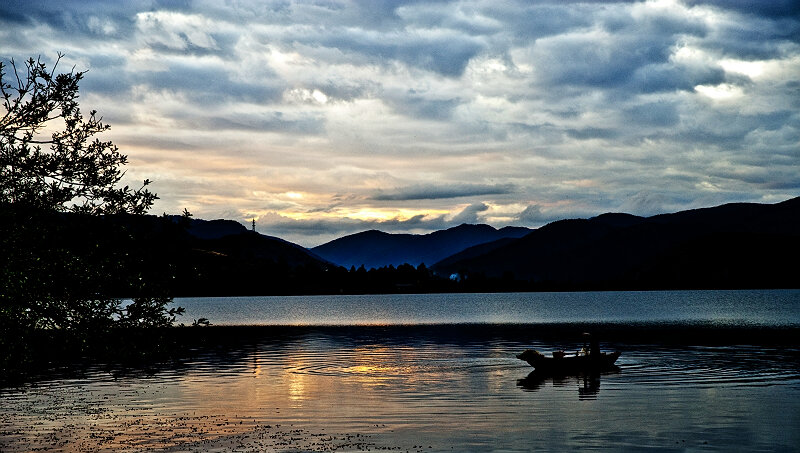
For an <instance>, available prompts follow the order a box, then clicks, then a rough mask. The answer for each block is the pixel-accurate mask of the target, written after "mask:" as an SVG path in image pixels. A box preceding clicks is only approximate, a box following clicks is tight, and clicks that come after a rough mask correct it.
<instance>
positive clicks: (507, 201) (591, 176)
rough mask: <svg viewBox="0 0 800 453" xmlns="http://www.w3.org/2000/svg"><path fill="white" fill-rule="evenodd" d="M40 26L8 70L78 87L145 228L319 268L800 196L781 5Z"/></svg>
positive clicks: (30, 25) (374, 6) (277, 5)
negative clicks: (32, 64) (124, 164)
mask: <svg viewBox="0 0 800 453" xmlns="http://www.w3.org/2000/svg"><path fill="white" fill-rule="evenodd" d="M26 5H27V6H25V8H22V9H20V8H19V7H18V6H14V5H5V4H4V5H3V6H0V23H2V26H0V42H3V49H2V55H0V59H2V60H3V61H4V62H9V61H10V60H11V59H12V58H13V59H14V61H16V62H18V63H20V62H22V61H24V60H25V59H27V58H28V57H31V56H33V57H36V56H41V58H42V60H43V61H45V62H48V63H52V62H53V61H54V60H55V58H56V52H63V53H64V54H65V57H64V58H63V60H62V61H61V63H60V66H59V68H60V69H61V70H69V69H70V68H72V67H73V66H74V67H75V70H78V71H88V72H87V73H86V77H85V78H84V80H83V81H82V84H81V106H82V108H84V109H85V110H86V111H88V110H91V109H97V110H98V112H99V113H100V115H102V116H103V117H104V119H105V121H106V122H108V123H109V124H111V126H112V129H111V131H109V132H108V133H106V134H104V136H103V137H102V139H104V140H113V141H114V143H116V144H117V145H118V146H119V147H120V149H121V150H122V151H123V152H124V153H126V154H128V156H129V161H130V164H129V165H128V168H127V173H126V178H127V179H126V182H128V183H129V184H130V185H132V186H133V185H136V184H137V183H138V181H141V180H143V179H145V178H147V179H150V180H153V181H154V183H153V185H152V188H153V190H154V191H155V192H157V193H158V195H159V197H160V199H159V200H158V201H157V203H156V205H155V206H154V209H153V212H154V213H161V212H168V213H180V212H182V210H183V209H184V208H187V209H189V210H190V211H191V212H192V213H193V214H194V215H195V216H196V217H197V218H203V219H215V218H226V219H233V220H237V221H239V222H241V223H243V224H247V223H248V222H250V221H251V220H252V219H253V218H256V217H257V218H258V220H259V221H258V225H257V229H258V231H259V232H262V233H264V234H269V235H273V236H279V237H282V238H285V239H287V240H290V241H293V242H297V243H299V244H301V245H305V246H313V245H318V244H320V243H322V242H325V241H327V240H330V239H333V238H335V237H339V236H341V235H344V234H349V233H355V232H358V231H364V230H368V229H380V230H384V231H389V232H412V231H413V232H430V231H434V230H437V229H442V228H447V227H451V226H455V225H457V224H459V223H489V224H492V225H494V226H496V227H502V226H506V225H518V226H528V227H538V226H541V225H544V224H546V223H548V222H551V221H553V220H558V219H562V218H569V217H589V216H594V215H598V214H601V213H603V212H608V211H626V212H630V213H632V214H637V215H652V214H657V213H663V212H670V211H676V210H680V209H688V208H694V207H703V206H712V205H718V204H721V203H725V202H732V201H737V202H748V201H749V202H768V203H770V202H776V201H780V200H784V199H787V198H791V197H793V196H796V195H797V189H798V187H800V179H798V178H799V176H798V172H797V171H796V169H797V168H798V167H799V166H800V151H799V150H798V146H797V144H798V143H800V131H799V130H798V126H797V125H798V113H797V112H798V109H797V105H796V99H797V89H796V84H795V80H796V78H797V77H796V75H797V74H798V73H800V43H799V42H798V40H797V33H795V32H794V31H792V30H795V31H796V29H797V28H798V22H800V21H798V18H797V14H796V8H794V7H792V6H791V5H790V4H787V3H786V2H754V3H752V4H750V3H748V2H744V3H741V2H739V3H737V2H720V1H716V0H707V1H706V0H699V1H695V0H685V1H680V0H651V1H637V2H628V1H619V2H599V3H594V2H586V3H573V2H567V3H562V2H550V1H545V2H533V3H530V2H503V3H497V2H490V1H483V0H464V1H461V0H459V1H448V2H444V3H435V4H434V3H426V2H366V3H359V2H354V1H349V0H332V1H330V2H327V1H326V2H312V3H308V2H270V1H267V2H249V1H244V2H235V4H228V3H224V4H223V3H219V2H211V3H199V2H197V3H195V2H188V3H182V4H180V5H177V4H174V5H168V4H160V3H156V4H153V5H149V4H142V3H132V4H125V5H121V4H115V3H108V4H102V3H100V4H95V3H93V2H72V1H67V2H66V3H65V2H62V3H60V4H59V5H58V8H57V9H58V12H57V13H56V12H55V10H54V8H55V7H54V6H53V5H52V3H51V2H31V3H28V4H26ZM722 161H724V162H727V163H728V165H726V166H725V167H724V168H722V167H720V166H719V164H718V163H719V162H722ZM764 174H769V178H764V177H763V176H762V175H764ZM711 186H713V187H714V190H709V189H708V188H709V187H711Z"/></svg>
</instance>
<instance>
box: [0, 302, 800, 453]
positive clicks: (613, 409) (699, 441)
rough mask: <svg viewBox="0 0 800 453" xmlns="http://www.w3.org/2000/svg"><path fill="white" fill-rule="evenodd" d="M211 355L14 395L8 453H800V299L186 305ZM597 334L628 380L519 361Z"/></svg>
mask: <svg viewBox="0 0 800 453" xmlns="http://www.w3.org/2000/svg"><path fill="white" fill-rule="evenodd" d="M176 303H177V304H178V305H181V306H184V307H186V308H187V315H186V316H185V317H184V320H183V322H184V323H187V324H190V323H191V322H192V320H193V319H198V318H201V317H204V318H208V319H209V320H211V322H212V323H213V324H215V325H214V326H211V327H198V328H193V327H186V329H208V330H207V331H206V332H209V338H214V339H216V340H215V341H209V342H208V343H207V344H205V345H204V346H202V347H200V346H198V347H197V348H195V349H194V350H193V351H192V353H191V354H187V355H186V356H185V357H183V358H181V359H179V360H175V361H170V362H168V363H156V364H150V365H148V366H147V367H142V368H123V367H120V366H118V365H96V366H92V367H89V368H87V369H84V370H80V371H79V372H78V373H70V374H69V375H60V376H58V375H53V376H50V377H46V376H45V377H42V378H41V379H38V380H36V381H35V382H32V383H30V384H27V385H24V386H21V387H17V388H6V389H2V390H0V403H2V404H0V451H4V452H5V451H12V452H16V451H33V450H36V449H47V450H49V451H98V450H100V451H103V450H115V451H142V450H148V451H149V450H161V451H369V450H371V451H376V450H389V451H392V450H394V451H417V452H419V451H530V450H574V449H581V450H591V449H612V450H637V451H638V450H642V449H653V450H661V451H687V450H715V451H731V450H738V451H759V450H760V451H776V450H777V451H800V433H798V431H799V430H797V427H798V426H800V342H798V339H800V335H798V334H799V333H800V291H798V290H759V291H674V292H666V291H664V292H598V293H592V292H588V293H524V294H447V295H378V296H315V297H259V298H209V299H179V300H176ZM584 331H592V332H594V333H595V335H597V336H598V337H599V338H600V344H601V347H602V348H603V349H604V350H620V351H622V356H621V357H620V359H619V361H618V362H617V365H619V368H618V369H615V370H613V371H610V372H608V373H603V374H600V375H591V376H589V375H575V376H560V377H546V376H537V375H536V373H532V368H531V367H530V366H528V365H527V364H526V363H524V362H522V361H520V360H518V359H516V358H515V355H516V354H517V353H519V352H521V351H522V350H524V349H526V348H534V349H537V350H540V351H542V352H545V353H550V352H552V351H553V350H556V349H567V350H574V349H577V348H579V347H580V346H581V345H582V338H581V333H582V332H584Z"/></svg>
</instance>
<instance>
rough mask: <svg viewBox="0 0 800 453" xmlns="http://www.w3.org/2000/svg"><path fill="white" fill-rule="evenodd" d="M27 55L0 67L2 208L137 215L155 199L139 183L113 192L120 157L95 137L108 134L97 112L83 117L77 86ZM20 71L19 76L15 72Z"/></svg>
mask: <svg viewBox="0 0 800 453" xmlns="http://www.w3.org/2000/svg"><path fill="white" fill-rule="evenodd" d="M61 58H62V55H61V54H59V56H58V59H57V60H56V63H55V64H54V65H53V68H52V70H48V69H47V66H46V65H45V63H42V62H41V61H40V60H38V59H37V60H34V59H33V58H31V59H29V60H27V61H26V62H25V68H24V69H21V68H18V67H17V65H16V64H15V62H14V60H11V61H10V65H6V64H4V63H3V62H0V94H1V95H2V98H3V100H2V104H3V109H4V110H5V112H3V114H2V118H0V193H2V203H3V204H9V203H10V204H15V205H17V206H27V207H30V208H34V209H45V210H55V211H71V212H80V213H89V214H117V213H129V214H143V213H145V212H146V211H147V210H148V209H149V208H150V207H151V206H152V204H153V202H154V201H155V200H156V198H157V197H156V195H155V194H153V193H151V192H149V191H148V190H147V189H146V188H145V186H147V185H148V184H149V183H150V181H148V180H145V181H144V183H143V184H142V186H141V187H140V188H138V189H132V188H130V187H128V186H123V187H118V184H119V183H120V180H121V179H122V177H123V175H124V172H123V171H122V169H121V167H122V166H124V165H126V164H127V162H128V158H127V156H125V155H124V154H122V153H120V152H119V149H118V148H117V146H116V145H114V144H113V143H112V142H110V141H102V140H100V139H98V138H94V136H95V134H97V133H99V132H103V131H106V130H108V129H109V126H108V125H107V124H104V123H103V122H102V118H101V117H98V116H97V112H96V111H94V110H93V111H91V112H90V114H89V116H88V117H84V116H83V114H82V113H81V110H80V108H79V107H78V101H77V100H78V82H80V80H81V79H82V78H83V75H84V72H76V71H75V70H74V68H73V69H72V70H71V71H70V72H65V73H60V74H57V73H56V70H57V67H58V62H59V61H60V60H61ZM21 73H22V74H21Z"/></svg>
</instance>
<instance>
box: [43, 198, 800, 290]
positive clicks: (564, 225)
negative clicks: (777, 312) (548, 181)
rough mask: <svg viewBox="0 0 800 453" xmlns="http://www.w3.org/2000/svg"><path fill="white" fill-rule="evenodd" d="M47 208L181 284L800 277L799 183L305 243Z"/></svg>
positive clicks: (70, 235)
mask: <svg viewBox="0 0 800 453" xmlns="http://www.w3.org/2000/svg"><path fill="white" fill-rule="evenodd" d="M52 222H56V223H61V224H63V225H64V227H60V228H55V227H51V230H52V231H61V233H58V234H59V235H60V236H59V238H61V239H57V242H59V241H60V242H59V243H62V244H63V247H67V248H70V249H73V250H75V251H76V253H78V252H80V251H81V250H93V247H94V246H93V245H92V244H96V243H98V241H100V243H102V244H107V247H110V250H117V251H116V252H113V253H112V255H113V256H120V257H124V261H125V262H126V263H127V264H125V266H129V267H131V268H132V269H133V268H134V267H136V266H140V267H141V266H144V267H143V269H146V271H145V273H146V274H147V275H148V276H149V277H148V278H150V279H152V281H153V282H154V283H153V285H155V286H153V285H150V286H148V287H149V288H155V289H158V288H161V289H163V291H166V292H167V293H168V294H171V295H175V296H212V295H216V296H233V295H273V294H334V293H353V294H357V293H380V292H447V291H471V292H480V291H511V290H513V291H543V290H585V289H689V288H754V287H766V288H769V287H792V288H800V277H798V276H799V275H800V264H798V256H800V197H799V198H793V199H790V200H787V201H784V202H781V203H777V204H753V203H734V204H726V205H722V206H717V207H712V208H703V209H695V210H688V211H681V212H676V213H672V214H662V215H656V216H651V217H639V216H634V215H630V214H621V213H607V214H602V215H599V216H597V217H593V218H589V219H569V220H560V221H556V222H553V223H550V224H547V225H545V226H543V227H541V228H538V229H526V228H511V227H507V228H501V229H495V228H493V227H491V226H488V225H459V226H457V227H453V228H449V229H446V230H441V231H436V232H433V233H430V234H423V235H413V234H388V233H383V232H380V231H365V232H363V233H358V234H353V235H350V236H345V237H342V238H339V239H337V240H334V241H331V242H329V243H327V244H323V245H321V246H319V247H314V248H313V249H310V250H309V249H306V248H303V247H301V246H299V245H297V244H293V243H291V242H288V241H285V240H283V239H280V238H277V237H272V236H266V235H262V234H259V233H256V232H254V231H250V230H248V229H247V228H246V227H244V226H243V225H242V224H240V223H238V222H234V221H230V220H210V221H206V220H199V219H188V218H185V217H179V216H172V217H171V216H161V217H156V216H120V217H109V218H106V219H96V220H93V221H92V222H89V219H83V220H81V218H79V217H71V216H68V215H63V216H60V217H58V216H57V217H55V218H53V219H52ZM72 224H74V225H72ZM69 225H72V226H71V227H70V226H69ZM106 230H107V231H108V233H104V231H106ZM53 234H56V233H53ZM62 236H63V237H62ZM101 239H102V240H101ZM115 244H117V245H115ZM81 253H82V252H81ZM136 263H139V264H136ZM423 263H424V264H425V265H426V266H422V265H421V264H423ZM119 269H120V270H119V272H122V273H124V272H125V271H124V269H125V268H124V267H119ZM110 285H111V288H117V289H114V290H113V291H114V292H115V293H116V294H120V295H122V296H128V295H130V294H129V293H128V292H127V291H128V290H127V289H126V288H125V287H124V286H119V285H118V286H116V287H115V286H114V285H115V283H114V282H111V283H110ZM155 289H154V290H155ZM161 289H159V291H161Z"/></svg>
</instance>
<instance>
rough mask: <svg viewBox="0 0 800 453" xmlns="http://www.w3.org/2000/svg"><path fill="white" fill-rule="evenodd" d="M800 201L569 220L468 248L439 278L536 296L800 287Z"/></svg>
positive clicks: (441, 268) (445, 264)
mask: <svg viewBox="0 0 800 453" xmlns="http://www.w3.org/2000/svg"><path fill="white" fill-rule="evenodd" d="M798 254H800V198H794V199H791V200H787V201H785V202H782V203H778V204H774V205H766V204H752V203H736V204H727V205H722V206H718V207H714V208H705V209H695V210H690V211H682V212H677V213H674V214H663V215H657V216H653V217H646V218H645V217H637V216H632V215H628V214H603V215H600V216H598V217H594V218H591V219H573V220H562V221H558V222H553V223H550V224H548V225H545V226H544V227H542V228H539V229H537V230H534V231H532V232H531V233H530V234H528V235H526V236H525V237H522V238H520V239H516V240H513V241H503V242H501V243H495V244H485V245H483V246H478V247H473V248H471V249H466V250H464V251H462V252H460V253H458V254H455V255H453V256H450V257H448V258H446V259H443V260H441V261H439V262H437V263H436V264H434V265H433V266H432V268H433V269H434V270H435V271H436V272H437V273H439V274H440V275H451V274H454V273H457V274H459V275H472V276H479V277H480V278H506V279H516V280H523V281H527V282H529V283H531V284H533V285H534V286H535V287H537V288H547V287H552V288H554V289H582V288H595V289H604V288H614V289H626V288H628V289H635V288H640V289H655V288H705V287H758V286H783V287H787V286H788V287H800V265H798V261H797V256H798Z"/></svg>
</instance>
